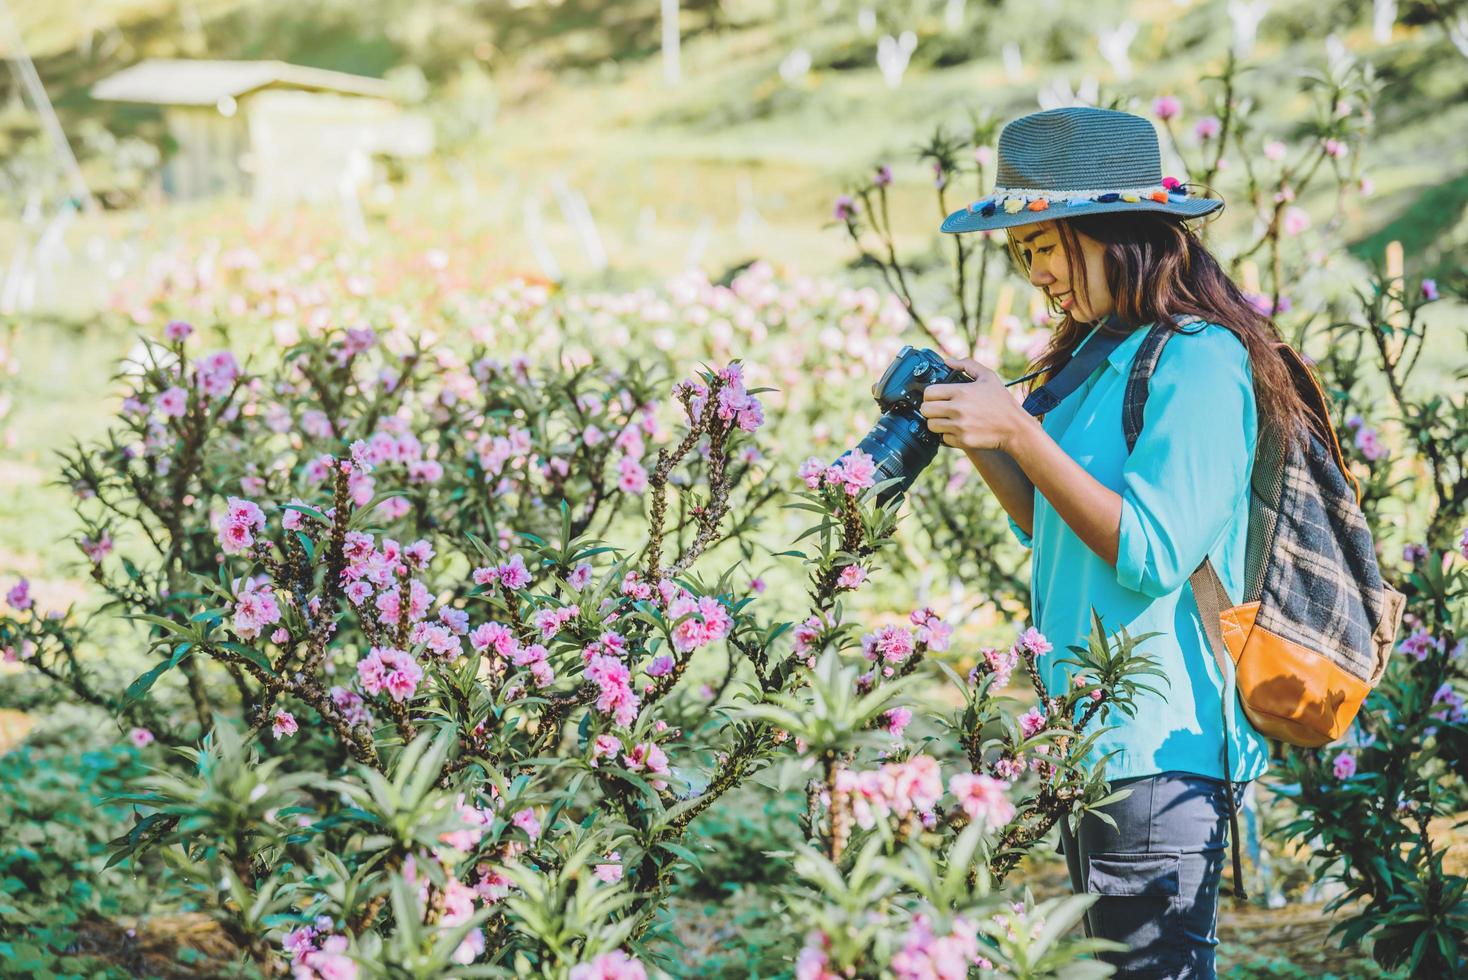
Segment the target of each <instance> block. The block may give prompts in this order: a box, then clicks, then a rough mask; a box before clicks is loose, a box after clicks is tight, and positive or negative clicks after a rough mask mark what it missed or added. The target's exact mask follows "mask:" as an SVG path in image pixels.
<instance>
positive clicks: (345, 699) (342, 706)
mask: <svg viewBox="0 0 1468 980" xmlns="http://www.w3.org/2000/svg"><path fill="white" fill-rule="evenodd" d="M327 694H328V695H329V696H330V697H331V703H332V704H334V705H336V709H337V710H338V711H340V712H341V714H342V717H343V718H345V719H346V722H347V724H348V725H351V726H352V727H354V728H355V727H356V726H358V725H367V726H368V727H371V725H372V712H371V711H370V710H369V709H368V707H367V702H365V701H363V700H362V695H360V694H358V693H357V692H356V691H353V690H350V689H349V688H345V687H340V686H334V687H332V689H331V690H330V691H328V692H327Z"/></svg>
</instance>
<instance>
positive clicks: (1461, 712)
mask: <svg viewBox="0 0 1468 980" xmlns="http://www.w3.org/2000/svg"><path fill="white" fill-rule="evenodd" d="M1432 703H1433V706H1434V707H1435V709H1436V710H1434V711H1433V712H1432V716H1433V717H1434V718H1439V719H1441V720H1443V721H1446V722H1450V723H1453V724H1462V723H1463V722H1465V721H1468V707H1465V706H1464V702H1463V695H1461V694H1459V693H1458V692H1457V691H1455V690H1453V685H1452V682H1451V681H1443V682H1442V684H1441V685H1440V686H1439V687H1438V689H1437V690H1436V691H1434V692H1433V693H1432ZM1437 705H1442V707H1440V708H1438V707H1436V706H1437Z"/></svg>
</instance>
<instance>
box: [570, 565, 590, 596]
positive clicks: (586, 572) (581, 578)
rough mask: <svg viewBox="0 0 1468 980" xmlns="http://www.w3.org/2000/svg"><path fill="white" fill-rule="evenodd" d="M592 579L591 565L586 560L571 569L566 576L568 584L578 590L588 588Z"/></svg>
mask: <svg viewBox="0 0 1468 980" xmlns="http://www.w3.org/2000/svg"><path fill="white" fill-rule="evenodd" d="M590 581H591V566H590V565H589V564H587V563H586V562H582V563H581V564H579V565H577V566H576V567H575V568H573V569H571V574H570V575H567V576H566V584H567V585H569V586H570V587H571V588H573V589H575V590H576V591H577V592H580V591H581V590H582V589H584V588H586V585H587V583H588V582H590Z"/></svg>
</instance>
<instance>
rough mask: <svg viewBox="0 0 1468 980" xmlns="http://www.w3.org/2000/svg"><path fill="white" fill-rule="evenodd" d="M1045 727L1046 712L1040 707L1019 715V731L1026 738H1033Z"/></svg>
mask: <svg viewBox="0 0 1468 980" xmlns="http://www.w3.org/2000/svg"><path fill="white" fill-rule="evenodd" d="M1044 727H1045V712H1043V711H1041V710H1040V709H1039V708H1038V707H1034V708H1031V709H1030V710H1029V711H1026V712H1025V713H1024V714H1022V715H1020V716H1019V731H1020V734H1021V735H1023V736H1024V737H1025V738H1031V737H1033V736H1034V735H1035V733H1036V732H1038V731H1039V730H1040V729H1042V728H1044Z"/></svg>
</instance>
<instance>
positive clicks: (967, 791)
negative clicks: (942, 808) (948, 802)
mask: <svg viewBox="0 0 1468 980" xmlns="http://www.w3.org/2000/svg"><path fill="white" fill-rule="evenodd" d="M1008 788H1009V784H1008V783H1004V782H1001V781H1000V780H997V779H995V778H993V777H992V776H986V775H984V774H982V773H979V774H975V773H971V772H961V773H958V774H957V775H955V776H953V777H952V778H950V779H949V780H948V792H950V793H952V794H953V796H954V798H955V799H957V800H958V804H959V806H961V807H962V808H963V812H964V813H965V814H967V815H968V818H969V819H970V820H972V821H973V822H975V823H983V824H984V826H985V827H986V828H987V829H989V830H998V829H999V828H1000V827H1003V826H1004V825H1005V824H1007V823H1009V821H1010V820H1011V819H1013V818H1014V804H1013V803H1011V802H1009V797H1008V796H1007V795H1005V791H1006V790H1007V789H1008Z"/></svg>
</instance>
